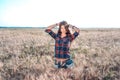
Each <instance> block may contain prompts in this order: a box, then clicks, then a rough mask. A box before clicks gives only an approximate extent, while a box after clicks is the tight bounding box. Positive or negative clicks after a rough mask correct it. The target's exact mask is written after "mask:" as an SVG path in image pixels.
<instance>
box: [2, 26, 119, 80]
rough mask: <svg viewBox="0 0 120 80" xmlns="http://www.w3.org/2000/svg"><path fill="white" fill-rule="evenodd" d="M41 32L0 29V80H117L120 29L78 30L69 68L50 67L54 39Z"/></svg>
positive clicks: (24, 29)
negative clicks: (72, 65) (72, 62)
mask: <svg viewBox="0 0 120 80" xmlns="http://www.w3.org/2000/svg"><path fill="white" fill-rule="evenodd" d="M44 30H45V29H40V28H23V29H22V28H20V29H17V28H13V29H9V28H5V29H4V28H1V29H0V80H120V29H81V31H80V34H79V36H78V37H77V38H76V39H75V40H74V41H73V43H72V45H71V48H70V53H71V55H72V58H73V60H74V64H75V65H74V67H73V68H71V69H55V68H54V66H53V65H54V57H53V56H54V39H52V37H50V36H49V35H48V34H47V33H46V32H45V31H44ZM53 31H54V32H57V30H56V29H54V30H53Z"/></svg>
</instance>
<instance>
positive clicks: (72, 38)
mask: <svg viewBox="0 0 120 80" xmlns="http://www.w3.org/2000/svg"><path fill="white" fill-rule="evenodd" d="M78 35H79V33H78V32H76V31H75V32H74V33H73V34H71V36H70V41H71V42H72V41H73V40H74V39H75V38H76V37H77V36H78Z"/></svg>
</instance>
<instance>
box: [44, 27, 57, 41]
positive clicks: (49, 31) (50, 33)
mask: <svg viewBox="0 0 120 80" xmlns="http://www.w3.org/2000/svg"><path fill="white" fill-rule="evenodd" d="M45 32H47V33H48V34H49V35H50V36H51V37H52V38H54V39H55V38H56V34H55V33H54V32H53V31H52V30H51V29H45Z"/></svg>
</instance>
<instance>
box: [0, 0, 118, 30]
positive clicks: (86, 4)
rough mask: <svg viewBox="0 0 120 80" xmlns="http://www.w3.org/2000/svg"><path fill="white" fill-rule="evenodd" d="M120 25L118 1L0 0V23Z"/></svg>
mask: <svg viewBox="0 0 120 80" xmlns="http://www.w3.org/2000/svg"><path fill="white" fill-rule="evenodd" d="M63 20H65V21H67V22H68V23H69V24H72V25H75V26H77V27H79V28H98V27H99V28H120V0H0V26H8V27H9V26H14V27H16V26H17V27H47V26H49V25H51V24H54V23H58V22H60V21H63Z"/></svg>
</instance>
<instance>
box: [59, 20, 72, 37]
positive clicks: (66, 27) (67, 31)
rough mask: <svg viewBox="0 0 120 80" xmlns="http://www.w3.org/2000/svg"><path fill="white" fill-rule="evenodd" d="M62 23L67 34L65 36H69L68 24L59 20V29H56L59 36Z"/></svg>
mask: <svg viewBox="0 0 120 80" xmlns="http://www.w3.org/2000/svg"><path fill="white" fill-rule="evenodd" d="M62 25H64V26H65V30H66V35H67V36H70V35H71V33H70V30H69V25H68V24H67V22H66V21H62V22H60V24H59V29H58V34H59V35H60V36H61V33H62V32H61V26H62Z"/></svg>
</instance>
